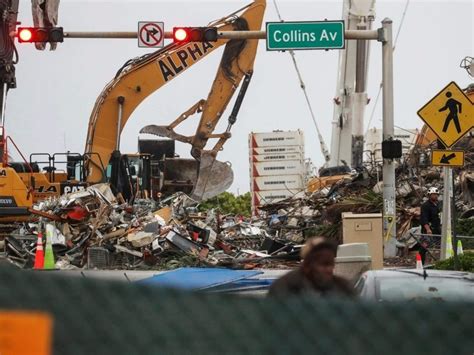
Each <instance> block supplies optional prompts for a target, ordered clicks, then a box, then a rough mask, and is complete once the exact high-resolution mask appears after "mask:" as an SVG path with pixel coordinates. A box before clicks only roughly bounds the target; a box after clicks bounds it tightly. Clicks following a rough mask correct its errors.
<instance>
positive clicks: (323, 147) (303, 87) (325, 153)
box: [273, 0, 329, 161]
mask: <svg viewBox="0 0 474 355" xmlns="http://www.w3.org/2000/svg"><path fill="white" fill-rule="evenodd" d="M273 5H274V6H275V10H276V13H277V15H278V18H279V20H280V21H281V22H284V21H283V18H282V16H281V13H280V9H279V8H278V5H277V2H276V0H273ZM288 53H289V54H290V56H291V60H292V61H293V66H294V67H295V70H296V74H297V76H298V80H299V82H300V87H301V90H303V93H304V97H305V100H306V104H307V105H308V109H309V112H310V115H311V119H312V120H313V123H314V126H315V127H316V132H317V134H318V139H319V144H320V147H321V152H322V154H323V156H324V160H325V161H329V151H328V149H327V147H326V143H325V142H324V138H323V135H322V134H321V130H320V129H319V126H318V123H317V122H316V116H315V114H314V111H313V107H312V105H311V102H310V100H309V96H308V93H307V91H306V85H305V83H304V81H303V76H302V75H301V72H300V70H299V68H298V63H297V62H296V57H295V52H294V51H293V50H289V51H288Z"/></svg>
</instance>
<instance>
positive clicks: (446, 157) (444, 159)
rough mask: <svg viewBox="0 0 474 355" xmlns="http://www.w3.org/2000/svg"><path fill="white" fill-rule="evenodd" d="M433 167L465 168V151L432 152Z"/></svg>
mask: <svg viewBox="0 0 474 355" xmlns="http://www.w3.org/2000/svg"><path fill="white" fill-rule="evenodd" d="M431 165H434V166H449V167H453V166H464V151H462V150H438V149H433V150H432V151H431Z"/></svg>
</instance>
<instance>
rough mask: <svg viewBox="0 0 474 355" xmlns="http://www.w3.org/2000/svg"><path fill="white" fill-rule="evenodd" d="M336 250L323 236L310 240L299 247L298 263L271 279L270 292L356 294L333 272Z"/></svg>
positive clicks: (343, 295) (332, 294) (328, 294)
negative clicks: (279, 276)
mask: <svg viewBox="0 0 474 355" xmlns="http://www.w3.org/2000/svg"><path fill="white" fill-rule="evenodd" d="M336 253H337V245H336V244H335V243H334V242H332V241H330V240H327V239H325V238H322V237H315V238H311V239H309V240H308V241H307V242H306V244H305V246H304V247H303V248H302V250H301V258H302V259H303V263H302V264H301V266H300V267H299V268H298V269H296V270H293V271H290V272H289V273H287V274H285V275H284V276H282V277H281V278H279V279H278V280H276V281H275V282H273V284H272V285H271V287H270V291H269V295H270V296H287V295H314V296H318V297H330V296H342V297H352V296H353V295H355V293H354V290H353V288H352V287H351V286H350V284H349V283H348V282H347V281H346V280H345V279H343V278H341V277H338V276H336V275H334V266H335V258H336Z"/></svg>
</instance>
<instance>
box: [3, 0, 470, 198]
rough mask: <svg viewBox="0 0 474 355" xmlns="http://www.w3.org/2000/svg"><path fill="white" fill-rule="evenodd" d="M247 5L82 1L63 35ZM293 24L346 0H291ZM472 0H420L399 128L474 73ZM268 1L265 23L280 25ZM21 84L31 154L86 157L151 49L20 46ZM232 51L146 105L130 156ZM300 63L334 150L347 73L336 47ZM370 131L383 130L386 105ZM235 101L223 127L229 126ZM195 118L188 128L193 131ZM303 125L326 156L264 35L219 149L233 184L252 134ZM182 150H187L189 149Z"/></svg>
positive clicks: (372, 74)
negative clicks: (102, 100)
mask: <svg viewBox="0 0 474 355" xmlns="http://www.w3.org/2000/svg"><path fill="white" fill-rule="evenodd" d="M20 2H21V7H20V15H19V21H21V22H22V24H23V25H24V26H27V25H31V24H32V19H31V12H30V1H27V0H21V1H20ZM246 3H247V2H246V1H245V0H242V1H240V0H238V1H235V0H222V1H198V0H193V1H132V0H129V1H124V0H113V1H112V0H111V1H84V0H83V1H75V0H62V1H61V7H60V13H59V25H61V26H63V27H64V28H65V31H80V30H84V31H93V30H96V31H111V30H117V31H134V30H136V28H137V22H138V21H146V20H150V21H164V22H165V29H166V30H169V29H171V28H172V27H173V26H178V25H191V26H192V25H205V24H207V23H208V22H209V21H211V20H213V19H217V18H220V17H222V16H224V15H226V14H229V13H231V12H233V11H234V10H236V9H238V8H240V7H241V6H243V5H245V4H246ZM278 4H279V6H280V11H281V14H282V16H283V18H284V19H285V20H288V21H290V20H323V19H325V18H327V19H329V20H333V19H334V20H335V19H340V18H341V12H342V2H341V1H309V0H308V1H297V0H293V1H282V0H279V1H278ZM473 4H474V1H472V0H466V1H411V2H410V5H409V8H408V12H407V15H406V19H405V23H404V25H403V28H402V31H401V34H400V37H399V41H398V44H397V47H396V51H395V63H394V66H395V68H394V80H395V124H396V125H398V126H401V127H404V128H416V127H421V125H422V122H421V121H420V119H419V118H418V116H417V115H416V111H417V110H418V109H419V108H420V107H421V106H423V105H424V104H425V103H426V101H427V100H429V99H430V98H431V97H432V96H433V95H434V94H436V93H437V92H438V91H439V90H441V89H442V88H443V87H444V86H445V85H446V84H447V83H449V82H450V81H453V80H454V81H456V82H457V83H458V84H459V85H460V86H461V87H466V86H467V85H468V84H469V83H470V82H472V80H471V79H470V78H469V76H468V75H467V73H466V72H465V71H464V70H463V69H461V68H459V63H460V61H461V59H462V58H464V57H465V56H467V55H470V56H473V55H474V48H473V47H474V39H473V34H474V27H473V26H474V21H473V20H474V5H473ZM404 6H405V1H404V0H403V1H387V0H379V1H377V4H376V20H375V27H376V28H377V27H380V22H381V21H382V19H383V18H385V17H390V18H391V19H392V20H393V23H394V34H395V33H396V31H397V30H398V26H399V23H400V20H401V16H402V13H403V9H404ZM277 20H278V18H277V14H276V12H275V8H274V6H273V2H272V1H271V0H267V11H266V17H265V21H277ZM18 51H19V54H20V62H19V64H18V65H17V81H18V88H17V89H15V90H12V91H10V94H9V100H8V105H7V129H8V133H9V134H10V135H11V136H12V137H13V138H14V140H15V141H16V143H17V144H18V145H19V147H20V149H21V150H22V151H23V153H24V154H26V155H29V154H30V153H32V152H50V153H53V152H64V151H66V150H70V151H72V152H81V153H82V152H83V150H84V143H85V138H86V134H87V124H88V120H89V115H90V112H91V111H92V108H93V106H94V102H95V100H96V98H97V96H98V95H99V93H100V92H101V90H102V89H103V87H104V86H105V85H106V83H107V82H108V81H110V80H111V79H112V78H113V77H114V75H115V73H116V71H117V70H118V69H119V68H120V67H121V66H122V64H123V63H124V62H125V61H126V60H128V59H129V58H132V57H136V56H139V55H142V54H144V53H146V52H147V51H150V50H147V49H142V48H138V46H137V41H136V40H79V39H70V40H66V41H65V42H64V43H62V44H59V45H58V49H57V50H56V51H54V52H49V51H44V52H40V51H37V50H36V49H34V46H33V45H29V44H19V45H18ZM221 54H222V50H218V51H216V52H214V53H213V54H211V55H210V56H209V57H207V58H206V59H205V60H203V61H202V62H200V63H199V64H197V65H195V66H194V67H192V68H191V69H189V70H188V71H187V72H186V73H184V74H183V75H181V76H179V77H178V78H177V79H175V80H173V81H172V82H170V83H169V84H168V85H166V86H165V87H163V88H162V89H161V90H159V91H157V92H156V93H155V94H153V95H151V96H150V97H149V98H148V99H147V100H145V102H144V103H143V104H142V105H141V106H139V107H138V109H137V110H136V111H135V112H134V114H133V116H132V117H131V119H130V120H129V122H128V123H127V126H126V128H125V130H124V132H123V134H122V145H121V150H122V152H135V151H136V150H137V136H138V131H139V130H140V128H141V127H143V126H145V125H147V124H167V123H169V122H171V121H172V120H174V119H175V118H176V117H177V116H178V115H180V114H181V113H182V112H184V111H185V110H187V109H188V108H189V107H190V106H192V105H193V104H194V103H195V102H197V101H198V100H199V99H201V98H205V97H206V96H207V94H208V92H209V89H210V86H211V84H212V81H213V78H214V75H215V72H216V69H217V65H218V63H219V60H220V56H221ZM380 54H381V48H380V44H379V43H375V42H374V43H373V44H372V49H371V58H370V66H369V83H368V95H369V97H370V98H372V101H371V103H370V104H369V106H368V107H367V111H366V112H367V115H366V117H367V119H368V117H369V114H370V113H371V112H372V109H373V105H374V103H375V97H376V95H377V91H378V87H379V84H380V80H381V55H380ZM297 60H298V63H299V66H300V69H301V72H302V74H303V77H304V80H305V82H306V86H307V90H308V94H309V96H310V99H311V101H312V105H313V108H314V110H315V112H316V116H317V120H318V123H319V124H320V128H321V130H322V132H323V135H324V138H325V139H326V144H327V145H328V146H330V137H331V119H332V110H333V106H332V99H333V97H334V95H335V88H336V79H337V60H338V52H337V51H328V52H326V51H300V52H297ZM379 101H380V102H379V104H378V105H377V107H376V111H375V112H376V113H375V118H374V120H373V122H372V124H371V127H373V126H376V127H381V121H380V118H381V114H382V111H381V109H382V106H381V100H379ZM231 107H232V103H231V104H230V105H229V109H228V110H227V112H226V114H224V116H223V119H222V122H221V124H220V125H219V126H218V127H221V128H222V127H225V125H226V123H227V117H228V115H229V112H230V109H231ZM196 124H197V119H196V120H195V121H191V122H189V123H187V124H186V125H185V126H183V128H182V130H181V132H182V133H185V134H190V133H192V132H193V131H194V129H193V127H195V125H196ZM275 129H280V130H292V129H302V130H303V131H304V133H305V139H306V155H307V157H310V158H311V159H312V160H313V162H314V163H315V164H316V165H318V166H319V165H320V164H321V163H322V162H323V157H322V155H321V152H320V149H319V143H318V141H317V135H316V131H315V129H314V125H313V123H312V121H311V117H310V115H309V112H308V108H307V106H306V103H305V100H304V96H303V93H302V91H301V89H300V88H299V83H298V80H297V77H296V73H295V71H294V68H293V66H292V63H291V59H290V56H289V55H288V54H287V53H279V52H266V50H265V43H264V42H263V41H261V43H260V48H259V52H258V54H257V59H256V63H255V73H254V76H253V79H252V82H251V85H250V87H249V90H248V92H247V96H246V97H245V100H244V104H243V106H242V109H241V111H240V115H239V118H238V121H237V124H236V125H235V126H234V128H233V130H232V135H233V137H232V138H231V139H230V140H229V141H228V142H227V143H226V145H225V147H224V151H223V152H222V153H220V155H219V159H220V160H223V161H225V160H229V161H231V162H232V165H233V168H234V173H235V181H234V184H233V185H232V188H231V190H232V191H234V192H236V191H239V192H240V193H242V192H245V191H248V190H249V173H248V171H249V170H248V147H247V139H248V134H249V132H250V131H254V132H261V131H271V130H275ZM178 153H179V154H181V156H183V157H184V156H185V157H188V156H189V146H186V145H180V146H179V147H178Z"/></svg>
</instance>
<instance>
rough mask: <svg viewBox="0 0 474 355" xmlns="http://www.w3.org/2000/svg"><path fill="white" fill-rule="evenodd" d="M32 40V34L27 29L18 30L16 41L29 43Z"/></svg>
mask: <svg viewBox="0 0 474 355" xmlns="http://www.w3.org/2000/svg"><path fill="white" fill-rule="evenodd" d="M32 38H33V32H31V30H30V29H29V28H20V29H18V40H19V42H30V41H31V39H32Z"/></svg>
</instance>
